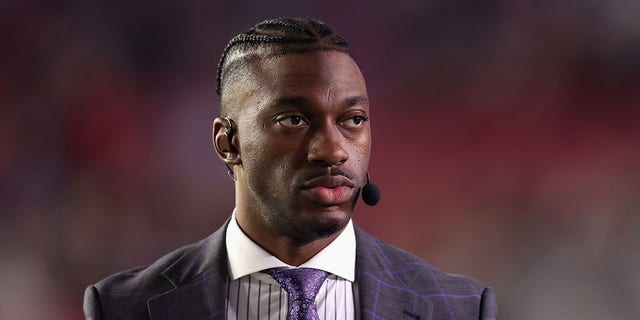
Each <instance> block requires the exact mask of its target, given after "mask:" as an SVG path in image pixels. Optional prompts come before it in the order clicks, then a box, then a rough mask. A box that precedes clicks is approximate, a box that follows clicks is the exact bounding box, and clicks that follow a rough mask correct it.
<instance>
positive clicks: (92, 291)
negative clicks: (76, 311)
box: [83, 286, 102, 320]
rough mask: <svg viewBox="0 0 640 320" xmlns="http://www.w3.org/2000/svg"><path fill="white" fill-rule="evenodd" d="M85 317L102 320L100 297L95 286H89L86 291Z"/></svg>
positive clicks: (91, 319) (90, 319) (88, 319)
mask: <svg viewBox="0 0 640 320" xmlns="http://www.w3.org/2000/svg"><path fill="white" fill-rule="evenodd" d="M83 309H84V317H85V319H86V320H101V319H102V317H101V313H102V311H101V308H100V297H99V296H98V289H96V287H95V286H89V287H87V290H85V291H84V304H83Z"/></svg>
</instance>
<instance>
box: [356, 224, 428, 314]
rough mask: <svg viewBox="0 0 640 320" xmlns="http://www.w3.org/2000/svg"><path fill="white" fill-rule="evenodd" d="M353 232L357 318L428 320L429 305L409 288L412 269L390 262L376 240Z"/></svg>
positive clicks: (363, 233)
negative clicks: (355, 244)
mask: <svg viewBox="0 0 640 320" xmlns="http://www.w3.org/2000/svg"><path fill="white" fill-rule="evenodd" d="M355 231H356V241H357V248H356V283H357V291H358V295H359V299H360V300H359V305H360V318H361V319H362V320H369V319H371V320H373V319H420V320H429V319H431V314H432V312H433V304H432V303H431V302H430V301H428V300H425V299H423V298H422V297H421V296H420V295H419V294H418V293H416V290H414V289H413V288H411V287H410V285H411V280H412V279H413V278H414V277H415V275H416V272H415V268H414V267H413V266H411V265H410V264H407V263H405V262H404V261H390V260H389V258H388V257H387V255H386V254H385V252H384V249H383V248H382V247H381V246H382V243H380V242H379V241H378V240H377V239H375V238H373V237H371V236H370V235H368V234H366V233H365V232H364V231H362V229H360V228H358V227H357V226H356V227H355Z"/></svg>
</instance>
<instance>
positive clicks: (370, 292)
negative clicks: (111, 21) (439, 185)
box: [84, 19, 497, 320]
mask: <svg viewBox="0 0 640 320" xmlns="http://www.w3.org/2000/svg"><path fill="white" fill-rule="evenodd" d="M217 82H218V88H217V92H218V95H219V98H220V105H221V115H220V117H219V118H216V119H215V120H214V122H213V144H214V147H215V149H216V151H217V152H218V155H219V156H220V158H221V159H222V160H223V161H224V162H225V163H226V164H227V165H228V166H229V168H230V172H229V174H230V175H231V177H232V178H233V180H234V181H235V190H236V201H235V206H236V207H235V210H234V212H233V214H232V216H231V218H230V219H229V220H228V222H227V223H226V224H225V225H224V226H223V227H222V228H221V229H219V230H218V231H216V232H215V233H214V234H213V235H211V236H210V237H209V238H207V239H205V240H202V241H200V242H198V243H195V244H192V245H190V246H187V247H184V248H182V249H179V250H177V251H175V252H173V253H170V254H169V255H167V256H165V257H163V258H161V259H159V260H158V261H156V262H155V263H153V264H151V265H150V266H147V267H143V268H139V269H134V270H131V271H126V272H123V273H120V274H116V275H113V276H111V277H109V278H107V279H105V280H102V281H101V282H99V283H98V284H96V285H94V286H90V287H89V288H87V291H86V293H85V304H84V310H85V315H86V317H87V318H88V319H225V318H227V319H271V318H273V319H276V318H277V319H284V318H285V317H286V318H287V319H298V317H300V318H305V319H434V320H436V319H495V316H496V312H497V311H496V304H495V297H494V295H493V292H492V291H491V289H490V288H487V287H485V286H483V285H481V284H479V283H477V282H475V281H474V280H471V279H469V278H465V277H461V276H454V275H449V274H446V273H443V272H441V271H438V270H436V269H434V268H433V267H431V266H430V265H428V264H426V263H425V262H423V261H422V260H420V259H418V258H416V257H414V256H412V255H410V254H408V253H406V252H404V251H401V250H399V249H396V248H393V247H391V246H389V245H387V244H384V243H382V242H380V241H379V240H377V239H375V238H373V237H372V236H370V235H368V234H366V233H365V232H364V231H362V230H361V229H359V228H358V227H357V226H355V225H353V223H352V222H351V215H352V212H353V209H354V207H355V205H356V202H357V200H358V197H359V195H360V194H361V191H362V189H363V187H364V186H365V185H366V184H368V174H367V167H368V164H369V154H370V148H371V134H370V127H369V117H370V115H369V112H370V110H369V101H368V99H367V91H366V86H365V81H364V79H363V77H362V74H361V72H360V69H359V67H358V66H357V64H356V63H355V61H354V60H353V58H352V57H351V55H350V53H349V50H348V46H347V43H346V41H345V40H344V39H342V38H340V37H339V36H337V35H336V34H335V33H333V31H331V30H330V29H329V28H328V27H327V26H326V25H325V24H323V23H320V22H316V21H313V20H304V19H278V20H268V21H264V22H261V23H258V24H257V25H256V26H254V27H253V28H252V29H250V30H249V31H248V32H246V33H244V34H240V35H238V36H236V37H235V38H233V39H232V40H231V41H230V43H229V45H228V46H227V48H226V49H225V51H224V53H223V55H222V58H221V60H220V63H219V66H218V79H217ZM369 198H371V196H370V195H369ZM373 198H375V194H374V196H373ZM367 201H368V202H376V201H377V199H368V200H367ZM302 274H304V276H307V275H308V274H311V277H307V278H304V277H303V276H302ZM298 276H300V277H301V278H298ZM300 279H302V280H300ZM302 287H304V288H302ZM310 287H313V288H311V289H310ZM296 290H298V291H296ZM309 292H312V293H309ZM309 294H310V295H309Z"/></svg>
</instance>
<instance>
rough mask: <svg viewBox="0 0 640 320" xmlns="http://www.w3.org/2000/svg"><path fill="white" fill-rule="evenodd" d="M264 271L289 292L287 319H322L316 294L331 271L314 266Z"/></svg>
mask: <svg viewBox="0 0 640 320" xmlns="http://www.w3.org/2000/svg"><path fill="white" fill-rule="evenodd" d="M263 272H264V273H266V274H268V275H270V276H271V277H272V278H274V279H275V280H276V281H277V282H278V284H280V286H281V287H282V288H283V289H284V290H285V291H286V292H287V296H288V300H289V310H288V311H287V320H320V317H319V316H318V310H317V309H316V308H317V307H316V302H315V300H316V294H318V290H320V287H321V286H322V283H323V282H324V280H325V279H327V277H328V276H329V273H327V272H325V271H322V270H318V269H313V268H296V269H280V270H278V269H275V268H274V269H267V270H264V271H263Z"/></svg>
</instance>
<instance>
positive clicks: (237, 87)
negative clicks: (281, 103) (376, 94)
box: [223, 50, 366, 105]
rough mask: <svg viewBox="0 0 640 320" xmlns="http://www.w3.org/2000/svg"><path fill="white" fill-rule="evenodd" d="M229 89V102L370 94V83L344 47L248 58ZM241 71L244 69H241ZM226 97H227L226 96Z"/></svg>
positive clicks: (329, 97)
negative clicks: (341, 50)
mask: <svg viewBox="0 0 640 320" xmlns="http://www.w3.org/2000/svg"><path fill="white" fill-rule="evenodd" d="M243 69H244V70H242V71H241V74H242V75H243V76H241V77H235V80H236V81H234V82H235V83H233V84H231V86H230V87H233V89H232V90H229V91H228V93H229V94H228V95H227V96H228V98H229V99H225V100H227V101H228V102H229V103H233V104H236V103H239V104H241V105H247V104H251V103H250V102H251V101H249V100H253V101H252V102H266V101H267V100H270V99H277V98H278V97H280V96H292V95H295V96H303V97H307V98H314V97H315V98H318V97H323V98H325V99H331V98H345V97H348V96H359V97H365V98H366V84H365V81H364V78H363V76H362V73H361V72H360V68H359V67H358V65H357V64H356V62H355V61H354V60H353V58H352V57H351V56H350V55H349V54H347V53H344V52H340V51H322V50H318V51H313V52H306V53H289V54H284V55H272V56H267V57H264V56H263V57H261V58H260V59H248V60H247V63H246V67H245V68H243ZM238 71H240V70H238ZM223 98H224V97H223Z"/></svg>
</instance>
